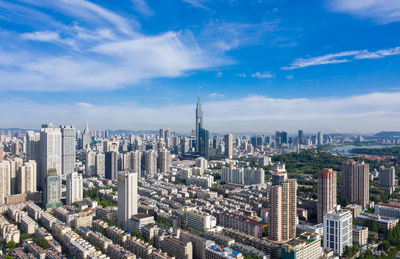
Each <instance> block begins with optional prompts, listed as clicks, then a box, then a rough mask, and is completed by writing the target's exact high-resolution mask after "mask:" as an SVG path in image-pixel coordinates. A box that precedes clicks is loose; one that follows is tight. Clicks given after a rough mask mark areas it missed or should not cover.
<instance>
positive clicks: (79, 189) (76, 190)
mask: <svg viewBox="0 0 400 259" xmlns="http://www.w3.org/2000/svg"><path fill="white" fill-rule="evenodd" d="M66 185H67V204H72V203H74V202H76V201H81V200H83V180H82V175H81V174H78V173H77V172H72V173H70V174H68V175H67V184H66Z"/></svg>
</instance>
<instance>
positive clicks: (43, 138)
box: [38, 124, 62, 188]
mask: <svg viewBox="0 0 400 259" xmlns="http://www.w3.org/2000/svg"><path fill="white" fill-rule="evenodd" d="M61 141H62V139H61V129H60V128H55V127H54V125H53V124H44V125H42V128H41V130H40V173H39V172H38V175H40V177H39V179H40V180H38V182H39V185H40V186H41V187H43V186H44V185H43V182H44V179H45V178H46V177H47V176H48V172H49V171H50V170H51V171H52V172H54V170H55V172H56V174H57V175H59V176H61V172H62V163H61V161H62V158H61V154H62V144H61ZM60 185H61V182H60ZM60 188H61V186H60Z"/></svg>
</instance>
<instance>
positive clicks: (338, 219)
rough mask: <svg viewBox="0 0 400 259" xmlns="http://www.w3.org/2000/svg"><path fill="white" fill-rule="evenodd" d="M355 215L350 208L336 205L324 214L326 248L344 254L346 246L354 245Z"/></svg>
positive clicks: (339, 254)
mask: <svg viewBox="0 0 400 259" xmlns="http://www.w3.org/2000/svg"><path fill="white" fill-rule="evenodd" d="M352 222H353V217H352V215H351V212H350V211H349V210H344V209H341V208H340V205H337V206H335V208H334V210H332V211H330V212H328V213H327V214H326V215H325V216H324V245H323V247H324V248H330V249H332V250H333V251H334V252H335V253H336V254H337V255H338V256H342V255H343V252H344V250H345V248H346V246H351V245H353V225H352Z"/></svg>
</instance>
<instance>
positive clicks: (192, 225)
mask: <svg viewBox="0 0 400 259" xmlns="http://www.w3.org/2000/svg"><path fill="white" fill-rule="evenodd" d="M186 224H187V227H188V228H189V229H191V230H194V231H197V232H200V233H205V232H206V231H207V230H209V229H211V228H212V227H214V226H215V224H216V222H215V218H214V217H212V216H210V215H206V214H202V213H198V212H195V211H187V212H186Z"/></svg>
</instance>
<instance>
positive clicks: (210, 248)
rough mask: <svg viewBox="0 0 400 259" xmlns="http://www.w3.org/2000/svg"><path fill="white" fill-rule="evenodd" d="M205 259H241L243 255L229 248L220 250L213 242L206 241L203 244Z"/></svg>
mask: <svg viewBox="0 0 400 259" xmlns="http://www.w3.org/2000/svg"><path fill="white" fill-rule="evenodd" d="M204 246H205V250H206V259H243V258H244V257H243V254H242V253H240V252H238V251H234V250H232V249H231V248H229V247H225V248H221V247H220V246H219V245H217V244H215V242H214V241H211V240H207V241H206V242H205V243H204Z"/></svg>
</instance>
